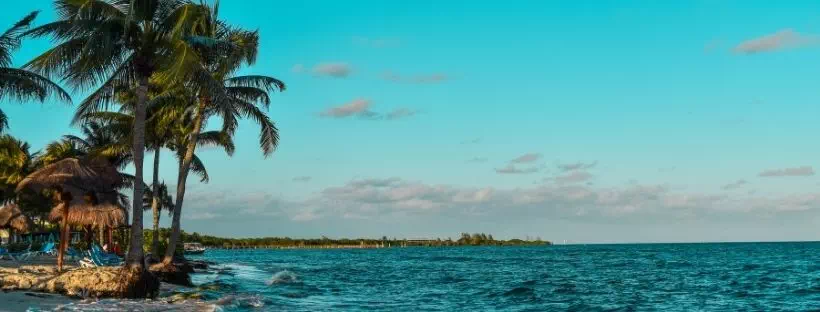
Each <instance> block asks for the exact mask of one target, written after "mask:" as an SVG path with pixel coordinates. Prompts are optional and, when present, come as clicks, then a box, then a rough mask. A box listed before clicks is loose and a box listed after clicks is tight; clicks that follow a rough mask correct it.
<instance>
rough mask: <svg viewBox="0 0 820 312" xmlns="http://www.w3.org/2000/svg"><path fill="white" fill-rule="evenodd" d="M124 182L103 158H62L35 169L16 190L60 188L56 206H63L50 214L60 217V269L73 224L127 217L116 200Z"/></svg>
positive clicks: (109, 220)
mask: <svg viewBox="0 0 820 312" xmlns="http://www.w3.org/2000/svg"><path fill="white" fill-rule="evenodd" d="M124 185H125V179H123V175H122V174H120V173H119V172H118V171H117V168H114V166H112V165H111V164H110V163H108V161H106V160H105V159H101V158H93V159H76V158H67V159H63V160H60V161H58V162H55V163H53V164H50V165H48V166H45V167H43V168H42V169H40V170H37V171H35V172H34V173H32V174H30V175H28V176H27V177H26V178H25V179H23V181H21V182H20V183H19V184H18V185H17V191H21V190H23V189H26V188H28V189H32V190H35V191H39V190H43V189H53V190H55V191H57V194H56V195H57V199H58V201H59V202H60V204H59V205H58V206H57V207H55V209H53V210H57V209H58V208H60V210H59V212H60V213H59V214H58V213H57V212H56V211H52V213H51V217H52V220H55V219H61V226H60V227H61V230H60V232H61V233H60V247H59V248H58V252H57V269H58V270H62V268H63V255H64V254H65V250H66V248H67V247H68V239H69V228H70V225H71V224H83V225H87V224H89V223H90V224H92V225H97V226H102V225H107V224H115V223H117V222H122V221H124V219H125V218H124V215H125V213H124V212H123V211H122V210H121V207H120V206H119V205H117V200H116V198H117V189H119V188H121V187H123V186H124ZM74 211H76V213H73V212H74ZM72 221H76V222H79V223H74V222H72ZM106 223H107V224H106ZM117 225H118V224H117Z"/></svg>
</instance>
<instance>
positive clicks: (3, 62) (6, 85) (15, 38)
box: [0, 12, 71, 131]
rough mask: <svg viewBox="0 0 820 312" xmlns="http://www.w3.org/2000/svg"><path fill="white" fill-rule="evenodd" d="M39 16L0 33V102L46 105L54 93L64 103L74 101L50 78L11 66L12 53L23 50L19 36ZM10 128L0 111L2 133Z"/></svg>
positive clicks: (21, 21)
mask: <svg viewBox="0 0 820 312" xmlns="http://www.w3.org/2000/svg"><path fill="white" fill-rule="evenodd" d="M36 17H37V12H32V13H30V14H29V15H26V17H24V18H23V19H21V20H20V21H18V22H17V23H14V25H12V26H11V28H9V29H8V30H6V31H5V32H4V33H3V34H0V100H2V99H5V98H6V97H10V98H14V99H17V100H20V101H28V100H32V99H35V100H38V101H40V102H43V101H45V100H46V98H47V97H48V96H49V94H53V95H54V96H56V97H57V98H58V99H59V100H61V101H65V102H71V97H70V96H69V95H68V93H67V92H65V91H64V90H63V88H61V87H60V86H58V85H57V84H55V83H54V82H52V81H51V80H49V79H48V78H46V77H43V76H40V75H38V74H36V73H33V72H30V71H27V70H24V69H18V68H13V67H11V66H12V58H11V53H12V52H14V51H15V50H17V49H18V48H20V43H21V40H20V35H21V34H22V33H23V31H25V30H26V29H27V28H28V27H29V25H31V22H32V21H34V18H36ZM8 125H9V121H8V117H7V116H6V114H5V113H3V111H2V110H0V131H3V130H5V129H6V128H8Z"/></svg>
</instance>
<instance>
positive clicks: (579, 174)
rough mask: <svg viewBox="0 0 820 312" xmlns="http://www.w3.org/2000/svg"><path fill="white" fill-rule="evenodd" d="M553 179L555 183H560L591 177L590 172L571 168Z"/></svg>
mask: <svg viewBox="0 0 820 312" xmlns="http://www.w3.org/2000/svg"><path fill="white" fill-rule="evenodd" d="M554 179H555V182H556V183H560V184H571V183H580V182H586V181H589V180H590V179H592V174H590V173H589V172H586V171H583V170H573V171H570V172H569V173H566V174H563V175H559V176H557V177H555V178H554Z"/></svg>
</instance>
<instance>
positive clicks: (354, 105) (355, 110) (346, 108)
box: [319, 98, 376, 118]
mask: <svg viewBox="0 0 820 312" xmlns="http://www.w3.org/2000/svg"><path fill="white" fill-rule="evenodd" d="M371 103H372V102H371V101H370V100H368V99H365V98H358V99H355V100H353V101H350V102H347V103H345V104H342V105H339V106H335V107H330V108H328V109H326V110H325V111H323V112H321V113H319V116H322V117H330V118H346V117H352V116H359V117H372V116H373V115H374V114H376V113H374V112H372V111H370V104H371Z"/></svg>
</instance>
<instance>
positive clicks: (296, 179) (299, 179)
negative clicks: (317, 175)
mask: <svg viewBox="0 0 820 312" xmlns="http://www.w3.org/2000/svg"><path fill="white" fill-rule="evenodd" d="M312 179H313V178H312V177H309V176H300V177H294V178H293V182H309V181H310V180H312Z"/></svg>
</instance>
